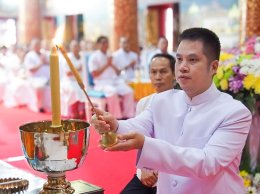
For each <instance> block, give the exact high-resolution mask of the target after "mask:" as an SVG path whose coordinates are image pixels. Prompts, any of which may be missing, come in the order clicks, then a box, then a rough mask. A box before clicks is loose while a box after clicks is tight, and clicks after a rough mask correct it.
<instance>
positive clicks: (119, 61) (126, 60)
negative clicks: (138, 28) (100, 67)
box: [113, 37, 138, 82]
mask: <svg viewBox="0 0 260 194" xmlns="http://www.w3.org/2000/svg"><path fill="white" fill-rule="evenodd" d="M113 64H114V65H115V66H117V67H118V68H119V69H120V70H121V75H122V77H123V78H124V79H125V81H127V82H130V81H133V79H134V78H135V68H136V67H137V65H138V55H137V54H136V53H135V52H133V51H131V50H130V45H129V41H128V39H127V38H126V37H121V38H120V48H119V49H118V50H117V51H116V52H115V53H114V54H113Z"/></svg>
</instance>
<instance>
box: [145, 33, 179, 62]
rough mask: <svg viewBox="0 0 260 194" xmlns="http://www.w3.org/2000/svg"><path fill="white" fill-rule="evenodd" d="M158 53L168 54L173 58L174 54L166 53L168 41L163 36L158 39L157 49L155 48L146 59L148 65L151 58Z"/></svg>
mask: <svg viewBox="0 0 260 194" xmlns="http://www.w3.org/2000/svg"><path fill="white" fill-rule="evenodd" d="M158 53H163V54H170V55H172V56H173V57H175V53H173V52H169V51H168V40H167V38H166V37H165V36H161V37H159V39H158V43H157V48H156V50H154V51H152V52H151V53H150V56H149V59H148V64H149V63H150V62H151V59H152V58H153V56H154V55H155V54H158Z"/></svg>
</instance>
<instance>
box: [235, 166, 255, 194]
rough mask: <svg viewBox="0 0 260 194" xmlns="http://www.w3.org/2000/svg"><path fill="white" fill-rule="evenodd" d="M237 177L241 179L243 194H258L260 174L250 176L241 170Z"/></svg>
mask: <svg viewBox="0 0 260 194" xmlns="http://www.w3.org/2000/svg"><path fill="white" fill-rule="evenodd" d="M239 175H240V176H241V177H242V179H243V182H244V187H245V194H259V193H260V173H256V174H255V175H251V174H249V173H248V172H247V171H245V170H242V171H240V173H239Z"/></svg>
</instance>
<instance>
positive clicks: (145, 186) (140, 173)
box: [120, 54, 175, 194]
mask: <svg viewBox="0 0 260 194" xmlns="http://www.w3.org/2000/svg"><path fill="white" fill-rule="evenodd" d="M174 65H175V59H174V57H172V56H171V55H168V54H156V55H155V56H154V57H153V58H152V61H151V64H150V68H149V75H150V80H151V83H152V85H153V87H154V88H155V90H156V93H161V92H164V91H166V90H170V89H173V88H174V82H175V75H174ZM155 95H156V94H152V95H149V96H146V97H144V98H142V99H141V100H140V101H138V103H137V105H136V115H139V114H141V113H142V112H143V111H144V110H145V109H146V108H147V107H148V106H149V104H150V103H151V101H152V99H153V97H154V96H155ZM157 179H158V172H157V171H156V170H151V169H137V172H136V175H134V177H133V178H132V179H131V181H130V182H129V183H128V184H127V185H126V187H125V188H124V189H123V191H122V192H121V193H120V194H156V182H157Z"/></svg>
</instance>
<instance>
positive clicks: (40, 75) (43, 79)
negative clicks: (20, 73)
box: [24, 39, 50, 86]
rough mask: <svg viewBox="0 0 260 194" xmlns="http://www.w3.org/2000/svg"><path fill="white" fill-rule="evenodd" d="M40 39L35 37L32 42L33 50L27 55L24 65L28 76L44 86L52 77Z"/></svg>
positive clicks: (34, 82)
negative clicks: (41, 50) (42, 51)
mask: <svg viewBox="0 0 260 194" xmlns="http://www.w3.org/2000/svg"><path fill="white" fill-rule="evenodd" d="M40 48H41V47H40V41H39V40H38V39H34V40H32V42H31V50H30V51H29V52H28V53H27V54H26V55H25V58H24V66H25V69H26V70H27V73H28V76H29V77H28V78H29V79H33V80H34V81H33V84H34V85H35V84H36V85H38V86H44V85H46V84H47V82H48V80H49V77H50V68H49V63H48V59H47V58H46V55H45V54H42V53H41V52H40Z"/></svg>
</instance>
